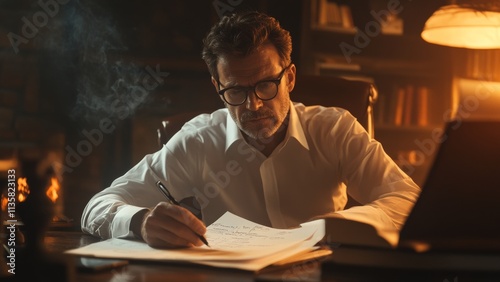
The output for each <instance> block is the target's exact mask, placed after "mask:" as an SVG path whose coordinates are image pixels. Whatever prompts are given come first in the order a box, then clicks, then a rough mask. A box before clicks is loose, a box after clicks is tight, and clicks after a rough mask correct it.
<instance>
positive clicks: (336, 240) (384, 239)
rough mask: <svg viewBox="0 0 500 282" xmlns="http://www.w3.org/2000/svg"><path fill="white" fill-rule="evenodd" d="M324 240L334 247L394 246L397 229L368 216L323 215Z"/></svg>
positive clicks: (397, 238)
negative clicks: (348, 217)
mask: <svg viewBox="0 0 500 282" xmlns="http://www.w3.org/2000/svg"><path fill="white" fill-rule="evenodd" d="M324 220H325V242H326V243H327V244H329V245H330V246H331V247H333V248H335V247H337V246H340V245H350V246H362V247H376V248H387V249H392V248H396V246H397V245H398V240H399V231H398V230H397V229H396V228H388V227H387V226H382V225H381V224H380V222H377V221H375V220H371V219H370V218H369V217H359V218H355V219H346V218H340V217H325V218H324Z"/></svg>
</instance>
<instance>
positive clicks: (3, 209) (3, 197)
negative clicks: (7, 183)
mask: <svg viewBox="0 0 500 282" xmlns="http://www.w3.org/2000/svg"><path fill="white" fill-rule="evenodd" d="M8 202H9V200H8V199H7V197H5V196H4V195H2V205H1V206H2V211H6V210H7V203H8Z"/></svg>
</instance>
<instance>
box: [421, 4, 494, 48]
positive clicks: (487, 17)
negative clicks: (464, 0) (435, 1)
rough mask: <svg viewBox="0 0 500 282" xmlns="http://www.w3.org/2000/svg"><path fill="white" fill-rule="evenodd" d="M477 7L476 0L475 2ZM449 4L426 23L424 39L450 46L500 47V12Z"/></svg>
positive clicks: (423, 33)
mask: <svg viewBox="0 0 500 282" xmlns="http://www.w3.org/2000/svg"><path fill="white" fill-rule="evenodd" d="M471 3H472V4H470V6H471V7H473V6H474V5H473V3H474V2H473V1H471ZM471 7H468V6H461V5H447V6H443V7H441V8H440V9H439V10H437V11H436V12H435V13H434V14H433V15H432V16H431V17H430V18H429V19H428V20H427V22H426V23H425V27H424V30H423V32H422V34H421V36H422V38H423V39H424V40H425V41H427V42H429V43H434V44H439V45H444V46H450V47H459V48H469V49H498V48H500V12H498V11H494V10H491V11H490V10H475V9H474V8H471Z"/></svg>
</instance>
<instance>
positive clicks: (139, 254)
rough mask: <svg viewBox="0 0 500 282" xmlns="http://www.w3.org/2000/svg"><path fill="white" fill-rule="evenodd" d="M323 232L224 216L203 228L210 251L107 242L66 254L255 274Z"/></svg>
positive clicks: (316, 225)
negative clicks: (192, 264)
mask: <svg viewBox="0 0 500 282" xmlns="http://www.w3.org/2000/svg"><path fill="white" fill-rule="evenodd" d="M324 232H325V231H324V221H323V220H322V219H321V220H316V221H312V222H308V223H305V224H303V225H302V226H301V227H299V228H294V229H274V228H270V227H266V226H263V225H260V224H256V223H253V222H251V221H248V220H245V219H243V218H241V217H238V216H236V215H234V214H232V213H229V212H227V213H226V214H224V215H223V216H222V217H220V218H219V219H218V220H217V221H216V222H214V223H213V224H211V225H210V226H208V227H207V233H206V234H205V236H206V238H207V240H208V242H209V244H210V248H209V247H207V246H203V247H196V248H187V249H173V250H164V249H154V248H151V247H149V246H148V245H147V244H145V243H144V242H138V241H132V240H125V239H109V240H105V241H101V242H98V243H94V244H90V245H87V246H85V247H81V248H78V249H73V250H70V251H68V252H67V253H69V254H75V255H82V256H95V257H107V258H126V259H139V260H163V261H189V262H197V263H203V264H211V263H212V264H213V265H214V266H223V267H236V268H242V269H249V270H255V268H257V269H258V268H259V267H262V265H265V264H269V263H273V262H274V261H277V260H280V259H284V258H287V257H289V256H292V255H294V254H297V253H298V252H303V251H305V250H307V249H308V248H311V247H312V246H314V245H315V244H316V243H317V242H318V241H319V240H321V239H322V238H323V236H324ZM251 263H253V264H251ZM245 265H246V266H247V267H246V268H245ZM238 266H240V267H238Z"/></svg>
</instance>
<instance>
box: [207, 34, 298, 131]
mask: <svg viewBox="0 0 500 282" xmlns="http://www.w3.org/2000/svg"><path fill="white" fill-rule="evenodd" d="M285 67H286V66H283V62H282V61H281V59H280V57H279V55H278V52H277V51H276V48H275V47H274V45H272V44H264V45H263V46H261V47H260V48H259V49H257V50H256V51H255V52H253V53H252V54H250V55H248V56H245V57H239V56H225V57H222V58H220V59H219V61H218V64H217V71H218V75H219V82H220V84H221V86H220V89H218V83H217V81H216V80H215V79H213V78H212V83H213V84H214V85H215V87H216V89H217V90H223V89H226V88H228V87H233V86H243V87H248V86H254V85H255V84H256V83H258V82H260V81H263V80H273V79H277V78H279V75H280V73H281V72H282V71H283V69H284V68H285ZM294 84H295V66H294V65H291V66H290V67H289V68H288V69H286V70H285V72H284V75H283V78H282V80H281V82H280V84H279V86H278V93H277V95H276V97H275V98H274V99H272V100H268V101H263V100H261V99H259V98H258V97H257V96H256V95H255V93H254V92H253V91H251V90H249V91H248V92H247V95H248V97H247V99H246V101H245V102H244V103H243V104H241V105H238V106H232V105H229V104H227V103H226V107H227V108H228V110H229V113H230V114H231V117H232V118H233V119H234V121H235V122H236V124H237V125H238V127H239V128H240V130H241V131H243V133H244V134H246V135H247V136H248V137H250V138H252V139H255V140H261V139H269V138H271V137H273V136H274V135H275V134H276V132H277V131H278V129H279V128H280V127H281V126H282V124H283V121H284V120H285V118H286V117H287V114H288V110H289V107H290V94H289V93H290V91H292V89H293V87H294ZM221 98H222V96H221Z"/></svg>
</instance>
